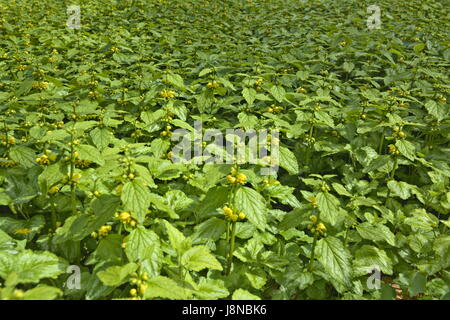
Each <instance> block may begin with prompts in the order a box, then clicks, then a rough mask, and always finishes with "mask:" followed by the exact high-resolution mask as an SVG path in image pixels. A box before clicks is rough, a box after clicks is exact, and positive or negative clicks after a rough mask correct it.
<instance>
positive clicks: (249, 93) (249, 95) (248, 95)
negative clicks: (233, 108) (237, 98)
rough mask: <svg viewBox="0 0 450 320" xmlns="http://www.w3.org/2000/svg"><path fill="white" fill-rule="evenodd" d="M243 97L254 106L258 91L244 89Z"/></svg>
mask: <svg viewBox="0 0 450 320" xmlns="http://www.w3.org/2000/svg"><path fill="white" fill-rule="evenodd" d="M242 96H243V97H244V99H245V101H247V103H248V104H253V102H254V101H255V98H256V91H255V89H252V88H244V89H243V90H242Z"/></svg>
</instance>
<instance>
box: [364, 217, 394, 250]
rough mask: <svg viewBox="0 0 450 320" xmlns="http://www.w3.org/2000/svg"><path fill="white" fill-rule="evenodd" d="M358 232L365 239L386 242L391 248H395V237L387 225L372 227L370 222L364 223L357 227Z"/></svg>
mask: <svg viewBox="0 0 450 320" xmlns="http://www.w3.org/2000/svg"><path fill="white" fill-rule="evenodd" d="M356 230H357V231H358V233H359V235H360V236H361V237H363V238H364V239H367V240H373V241H386V242H387V243H389V244H390V245H391V246H395V235H394V234H393V233H392V231H391V230H390V229H389V228H388V227H386V226H385V225H382V224H376V225H372V224H370V223H369V222H363V223H361V224H359V225H357V226H356Z"/></svg>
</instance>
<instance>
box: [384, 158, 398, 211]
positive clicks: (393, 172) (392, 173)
mask: <svg viewBox="0 0 450 320" xmlns="http://www.w3.org/2000/svg"><path fill="white" fill-rule="evenodd" d="M397 164H398V157H397V156H395V158H394V167H393V168H392V171H391V175H390V177H389V180H394V176H395V171H396V170H397ZM390 196H391V189H388V193H387V196H386V202H385V204H386V203H387V201H388V200H389V197H390Z"/></svg>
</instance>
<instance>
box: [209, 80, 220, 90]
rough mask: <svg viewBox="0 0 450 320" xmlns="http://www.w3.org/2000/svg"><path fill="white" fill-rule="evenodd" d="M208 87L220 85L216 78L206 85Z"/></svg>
mask: <svg viewBox="0 0 450 320" xmlns="http://www.w3.org/2000/svg"><path fill="white" fill-rule="evenodd" d="M206 86H207V87H208V88H210V89H216V88H218V87H219V86H220V85H219V83H218V82H217V81H216V80H213V81H210V82H208V84H207V85H206Z"/></svg>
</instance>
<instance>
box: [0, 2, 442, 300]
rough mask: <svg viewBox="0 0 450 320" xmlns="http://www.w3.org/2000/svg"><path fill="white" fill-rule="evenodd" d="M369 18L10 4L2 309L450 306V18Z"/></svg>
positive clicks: (3, 95) (310, 10)
mask: <svg viewBox="0 0 450 320" xmlns="http://www.w3.org/2000/svg"><path fill="white" fill-rule="evenodd" d="M75 2H76V1H75ZM372 2H373V1H325V0H322V1H318V0H308V1H306V0H303V1H302V0H295V1H294V0H292V1H291V0H270V1H269V0H267V1H264V0H260V1H256V0H254V1H251V0H247V1H244V0H230V1H226V2H222V1H206V0H178V1H177V0H166V1H156V0H155V1H151V0H148V1H139V0H135V1H130V0H121V1H113V0H101V1H100V0H99V1H86V0H85V1H83V0H80V1H79V3H78V4H79V6H80V8H81V22H82V27H81V29H69V28H67V27H66V20H67V12H66V10H67V7H68V6H69V5H72V4H77V3H72V2H69V1H49V0H39V1H38V0H30V1H8V0H0V38H1V41H0V70H1V73H0V77H1V83H0V205H1V214H0V215H1V216H0V287H1V289H0V297H1V298H2V299H129V298H131V299H161V298H162V299H380V298H382V299H396V298H397V299H443V298H449V295H450V294H449V292H450V289H449V285H450V272H449V265H450V264H449V261H450V234H449V227H450V220H449V212H450V190H449V178H450V168H449V157H450V149H449V144H448V142H449V135H450V130H449V128H450V122H449V117H448V109H449V108H448V102H447V99H448V96H449V85H448V83H449V82H448V80H449V79H448V66H449V57H450V46H449V44H450V42H449V40H448V33H447V32H448V30H449V25H448V13H447V12H446V10H445V8H446V7H445V6H446V5H447V3H446V2H445V1H438V0H430V1H419V0H410V1H394V2H392V1H385V0H378V1H376V2H377V3H376V5H378V6H379V7H380V8H381V23H382V24H381V27H380V28H379V29H373V30H369V29H368V28H367V25H366V20H367V18H368V16H369V15H370V14H369V13H367V10H366V9H367V7H368V6H369V5H371V4H374V3H372ZM194 121H202V123H203V128H204V129H208V128H215V129H219V130H225V129H229V128H242V129H264V128H265V129H276V130H279V132H280V137H279V141H278V143H279V150H280V161H279V164H280V167H281V168H280V170H279V171H278V174H276V175H272V176H269V177H266V176H262V175H260V174H259V173H260V169H261V166H260V165H257V164H202V163H197V164H180V163H173V162H172V161H171V160H170V152H171V150H172V148H173V145H174V142H173V141H172V140H171V134H172V132H174V131H175V130H176V129H177V128H184V129H187V130H192V126H193V123H194ZM205 145H206V143H205V142H204V143H202V147H205ZM373 268H374V269H373ZM377 268H378V270H379V273H380V277H381V281H380V283H379V286H376V284H377V283H376V280H377V279H376V269H377ZM372 269H373V270H372ZM78 271H79V272H78ZM78 276H79V277H78ZM77 277H78V278H77ZM78 280H79V281H78ZM369 284H374V285H375V287H374V286H370V285H369Z"/></svg>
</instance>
